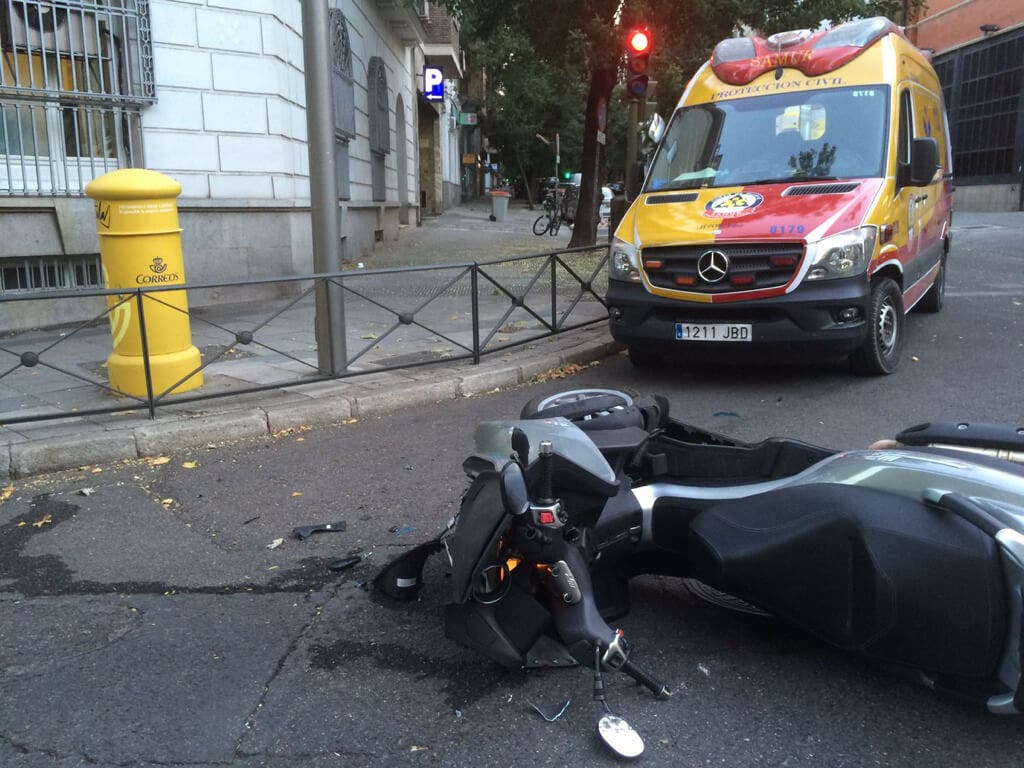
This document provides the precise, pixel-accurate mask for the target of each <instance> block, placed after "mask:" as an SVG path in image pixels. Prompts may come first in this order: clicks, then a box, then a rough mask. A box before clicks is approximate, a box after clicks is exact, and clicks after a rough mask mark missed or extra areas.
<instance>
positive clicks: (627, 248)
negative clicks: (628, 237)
mask: <svg viewBox="0 0 1024 768" xmlns="http://www.w3.org/2000/svg"><path fill="white" fill-rule="evenodd" d="M608 277H609V278H610V279H611V280H631V281H633V282H639V281H640V270H639V268H638V266H637V260H636V246H635V245H633V244H632V243H627V242H626V241H625V240H620V239H619V238H617V237H616V238H614V239H613V240H612V244H611V248H610V249H609V251H608Z"/></svg>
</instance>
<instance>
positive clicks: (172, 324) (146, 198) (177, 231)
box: [85, 168, 203, 397]
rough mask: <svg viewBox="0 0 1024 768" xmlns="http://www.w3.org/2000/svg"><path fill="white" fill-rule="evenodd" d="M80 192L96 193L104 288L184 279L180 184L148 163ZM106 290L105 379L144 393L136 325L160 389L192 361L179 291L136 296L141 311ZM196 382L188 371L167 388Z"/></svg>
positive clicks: (195, 356) (195, 364)
mask: <svg viewBox="0 0 1024 768" xmlns="http://www.w3.org/2000/svg"><path fill="white" fill-rule="evenodd" d="M85 194H87V195H88V196H89V197H91V198H92V199H93V200H95V201H96V230H97V232H98V234H99V240H100V257H101V259H102V261H103V275H104V282H105V284H106V286H107V288H131V289H135V288H140V287H143V288H146V287H152V286H165V285H184V283H185V264H184V260H183V259H182V254H181V227H179V226H178V205H177V202H176V199H177V197H178V195H180V194H181V184H179V183H178V182H176V181H175V180H174V179H172V178H170V177H168V176H164V175H163V174H161V173H157V172H155V171H147V170H144V169H142V168H125V169H122V170H119V171H113V172H111V173H107V174H105V175H103V176H100V177H99V178H98V179H95V180H94V181H91V182H90V183H89V184H88V185H87V186H86V188H85ZM123 298H125V297H123V296H122V297H116V296H110V297H108V299H107V303H108V306H110V307H111V308H112V309H111V312H110V333H111V335H112V336H113V340H114V351H113V353H111V355H110V357H108V358H107V373H108V375H109V377H110V386H111V387H113V388H115V389H118V390H121V391H122V392H126V393H128V394H130V395H135V396H139V397H144V396H146V394H147V389H146V367H145V360H144V357H143V345H142V328H143V327H145V329H146V349H147V351H148V353H149V371H150V376H151V378H152V383H153V394H154V395H160V394H162V393H164V392H166V391H167V390H168V389H170V388H171V387H172V386H174V385H175V384H176V383H177V382H179V381H181V380H182V379H185V377H186V376H188V375H189V374H190V373H191V372H192V371H195V370H196V369H198V368H199V366H200V356H199V350H198V349H196V348H195V346H193V344H192V331H191V326H190V324H189V317H188V297H187V294H186V292H185V291H154V292H151V293H146V294H144V295H143V297H142V305H143V308H144V310H145V317H144V318H142V321H144V322H140V318H139V306H138V302H137V300H136V299H135V298H134V297H133V298H131V299H129V300H128V301H125V302H123V303H120V304H119V301H121V300H122V299H123ZM202 384H203V374H202V373H201V372H200V373H195V374H193V375H192V376H189V377H188V378H187V379H185V380H184V381H181V383H180V384H178V386H176V387H175V388H174V391H175V392H187V391H189V390H191V389H196V388H197V387H200V386H202Z"/></svg>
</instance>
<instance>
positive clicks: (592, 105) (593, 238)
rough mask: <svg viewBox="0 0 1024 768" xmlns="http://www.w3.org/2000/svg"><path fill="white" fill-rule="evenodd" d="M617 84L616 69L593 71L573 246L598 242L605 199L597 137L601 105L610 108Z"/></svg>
mask: <svg viewBox="0 0 1024 768" xmlns="http://www.w3.org/2000/svg"><path fill="white" fill-rule="evenodd" d="M614 87H615V70H614V69H597V70H594V72H593V73H591V75H590V91H589V92H588V93H587V114H586V117H585V119H584V121H583V161H582V168H581V169H580V170H581V172H582V174H583V177H582V178H581V179H580V191H579V203H578V204H577V206H576V223H575V225H574V226H573V230H572V239H570V240H569V247H570V248H575V247H577V246H581V245H594V243H596V242H597V223H598V212H597V209H598V206H599V205H600V200H601V178H600V154H601V153H600V148H601V145H600V144H599V143H598V141H597V130H598V108H599V107H600V104H601V102H602V101H603V102H604V104H605V109H606V110H607V105H608V101H609V100H610V99H611V95H612V88H614ZM605 114H607V111H606V112H605ZM606 129H607V127H606Z"/></svg>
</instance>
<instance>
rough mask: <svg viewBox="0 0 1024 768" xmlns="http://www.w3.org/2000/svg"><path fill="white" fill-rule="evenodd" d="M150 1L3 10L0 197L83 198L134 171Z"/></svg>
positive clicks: (145, 92) (12, 2)
mask: <svg viewBox="0 0 1024 768" xmlns="http://www.w3.org/2000/svg"><path fill="white" fill-rule="evenodd" d="M154 94H155V90H154V84H153V59H152V46H151V41H150V29H149V0H59V2H58V0H0V194H6V195H58V194H82V192H83V190H84V188H85V185H86V184H87V183H88V182H89V181H91V180H92V179H94V178H95V177H97V176H100V175H102V174H104V173H106V172H108V171H111V170H114V169H116V168H123V167H130V166H134V165H138V164H140V163H141V131H140V129H141V125H140V119H139V109H140V107H142V106H144V105H146V104H151V103H152V102H153V101H154V100H155V98H154Z"/></svg>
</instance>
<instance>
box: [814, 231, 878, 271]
mask: <svg viewBox="0 0 1024 768" xmlns="http://www.w3.org/2000/svg"><path fill="white" fill-rule="evenodd" d="M877 235H878V231H877V229H876V228H875V227H858V228H857V229H849V230H847V231H846V232H840V233H839V234H838V235H832V236H831V237H826V238H825V239H824V240H819V241H818V242H816V243H808V244H807V262H808V264H809V266H808V269H807V277H806V278H805V279H807V280H833V279H835V278H837V277H854V276H856V275H862V274H864V272H865V271H867V268H868V264H869V263H870V262H871V258H872V257H873V256H874V255H875V240H876V239H877Z"/></svg>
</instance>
